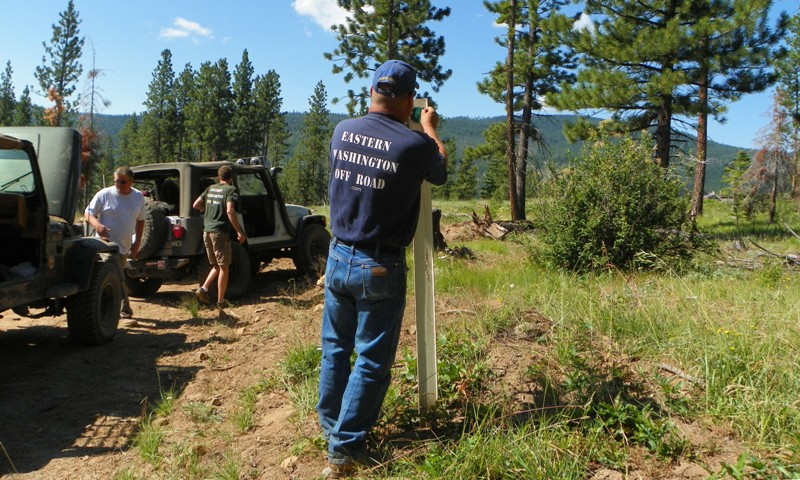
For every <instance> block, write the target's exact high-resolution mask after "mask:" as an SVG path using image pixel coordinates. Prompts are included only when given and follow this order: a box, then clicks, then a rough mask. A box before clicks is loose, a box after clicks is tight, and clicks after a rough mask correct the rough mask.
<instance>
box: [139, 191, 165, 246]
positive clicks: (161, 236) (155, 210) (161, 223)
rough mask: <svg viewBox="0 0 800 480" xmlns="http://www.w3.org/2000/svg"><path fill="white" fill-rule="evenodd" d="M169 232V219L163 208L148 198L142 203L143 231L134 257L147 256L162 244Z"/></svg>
mask: <svg viewBox="0 0 800 480" xmlns="http://www.w3.org/2000/svg"><path fill="white" fill-rule="evenodd" d="M168 232H169V220H167V215H166V214H165V213H164V210H162V208H161V207H160V206H159V205H158V204H156V202H153V201H150V200H148V201H147V202H145V204H144V231H143V232H142V241H141V242H139V254H138V255H137V257H136V258H138V259H141V260H144V259H146V258H149V257H151V256H153V255H155V254H156V253H158V251H159V250H161V248H162V247H163V246H164V242H165V241H166V240H167V233H168Z"/></svg>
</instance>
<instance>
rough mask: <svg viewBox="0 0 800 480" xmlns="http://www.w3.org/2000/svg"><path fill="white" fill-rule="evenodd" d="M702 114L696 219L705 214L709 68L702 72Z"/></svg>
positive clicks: (694, 193) (694, 199)
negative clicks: (704, 194)
mask: <svg viewBox="0 0 800 480" xmlns="http://www.w3.org/2000/svg"><path fill="white" fill-rule="evenodd" d="M698 103H699V105H700V115H699V117H698V119H697V162H696V163H695V167H694V189H693V190H692V210H691V212H690V213H689V216H690V217H691V218H692V221H694V220H695V219H696V218H697V216H698V215H702V214H703V193H705V186H706V160H707V158H708V154H707V151H706V146H707V145H708V68H707V67H705V66H703V69H702V71H701V72H700V91H699V93H698Z"/></svg>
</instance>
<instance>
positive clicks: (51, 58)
mask: <svg viewBox="0 0 800 480" xmlns="http://www.w3.org/2000/svg"><path fill="white" fill-rule="evenodd" d="M59 17H60V20H59V22H58V24H53V26H52V27H53V36H52V38H51V39H50V45H48V44H47V43H45V42H42V45H43V46H44V51H45V55H44V56H42V65H40V66H38V67H36V72H35V73H34V76H35V77H36V79H37V80H38V81H39V86H40V87H41V88H42V91H43V92H49V91H50V90H51V89H52V90H53V91H54V93H55V96H54V95H50V96H51V97H52V98H54V99H55V102H56V109H55V110H54V112H55V113H54V115H53V117H52V118H53V120H52V122H53V123H54V124H55V125H61V124H62V123H63V121H64V118H63V116H64V115H65V114H67V115H69V114H70V113H72V112H73V107H74V105H75V104H76V103H77V100H76V101H72V100H70V97H71V96H72V94H73V93H75V89H76V88H77V83H78V80H80V77H81V73H83V66H82V65H81V63H80V59H81V55H82V53H83V40H84V39H83V37H80V36H79V34H80V29H79V26H80V24H81V19H80V17H79V15H78V12H77V11H76V10H75V3H74V1H73V0H69V3H67V9H66V10H65V11H63V12H61V13H60V14H59ZM59 102H60V104H61V105H58V103H59ZM60 107H63V110H62V109H61V108H60Z"/></svg>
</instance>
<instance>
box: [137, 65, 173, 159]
mask: <svg viewBox="0 0 800 480" xmlns="http://www.w3.org/2000/svg"><path fill="white" fill-rule="evenodd" d="M144 107H145V111H144V112H143V113H142V125H141V130H140V132H139V134H140V135H141V136H143V137H144V138H143V139H142V141H143V144H144V145H146V146H147V149H148V150H149V154H148V161H149V162H152V163H161V162H167V161H174V160H175V159H176V157H177V154H178V145H177V141H178V137H177V135H176V127H177V125H176V121H177V107H176V105H175V72H174V71H173V69H172V52H171V51H170V50H169V49H165V50H163V51H162V52H161V60H159V62H158V65H157V66H156V68H155V70H154V71H153V79H152V80H151V81H150V85H149V86H148V90H147V98H146V99H145V101H144Z"/></svg>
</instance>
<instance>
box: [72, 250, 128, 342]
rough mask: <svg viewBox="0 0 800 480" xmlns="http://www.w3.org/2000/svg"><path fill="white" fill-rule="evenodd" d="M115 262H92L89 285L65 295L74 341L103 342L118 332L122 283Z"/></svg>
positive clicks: (115, 260) (114, 260)
mask: <svg viewBox="0 0 800 480" xmlns="http://www.w3.org/2000/svg"><path fill="white" fill-rule="evenodd" d="M114 262H117V263H118V262H119V261H118V260H117V259H113V260H110V261H97V262H95V264H94V268H93V270H92V278H91V279H90V281H89V288H88V289H87V290H86V291H82V292H78V293H76V294H75V295H72V296H70V297H67V328H68V330H69V335H70V338H71V339H72V341H73V342H74V343H76V344H79V345H102V344H104V343H107V342H109V341H111V340H112V339H113V338H114V335H115V334H116V332H117V326H118V325H119V313H120V304H121V302H122V288H123V287H122V279H121V276H120V270H119V265H118V264H115V263H114Z"/></svg>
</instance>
